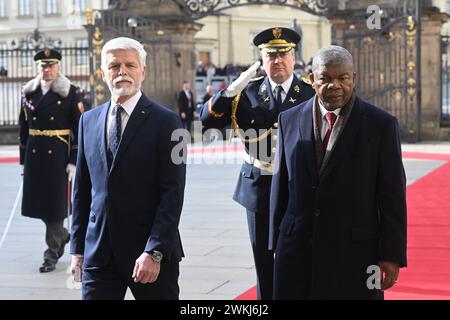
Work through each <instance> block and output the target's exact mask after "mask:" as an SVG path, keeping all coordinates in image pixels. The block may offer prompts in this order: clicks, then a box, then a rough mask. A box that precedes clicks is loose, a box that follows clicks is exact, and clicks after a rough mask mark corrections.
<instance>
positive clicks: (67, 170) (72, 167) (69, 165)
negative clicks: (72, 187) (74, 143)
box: [66, 163, 77, 180]
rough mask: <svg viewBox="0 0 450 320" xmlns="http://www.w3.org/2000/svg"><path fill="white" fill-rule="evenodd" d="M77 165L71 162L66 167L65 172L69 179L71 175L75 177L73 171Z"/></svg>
mask: <svg viewBox="0 0 450 320" xmlns="http://www.w3.org/2000/svg"><path fill="white" fill-rule="evenodd" d="M76 169H77V167H75V166H74V165H73V164H71V163H69V164H68V165H67V167H66V172H67V175H68V178H69V180H72V179H73V177H75V171H76Z"/></svg>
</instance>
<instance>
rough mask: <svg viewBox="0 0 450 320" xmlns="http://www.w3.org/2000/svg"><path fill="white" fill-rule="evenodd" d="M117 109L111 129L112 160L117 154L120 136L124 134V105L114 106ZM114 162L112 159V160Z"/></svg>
mask: <svg viewBox="0 0 450 320" xmlns="http://www.w3.org/2000/svg"><path fill="white" fill-rule="evenodd" d="M114 108H115V109H116V117H115V119H113V121H112V123H111V127H110V129H109V135H108V138H109V152H110V157H111V160H113V159H114V157H115V156H116V152H117V149H118V147H119V143H120V137H121V135H122V111H123V107H122V106H121V105H116V106H115V107H114ZM111 162H112V161H111Z"/></svg>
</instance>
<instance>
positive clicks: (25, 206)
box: [19, 49, 83, 272]
mask: <svg viewBox="0 0 450 320" xmlns="http://www.w3.org/2000/svg"><path fill="white" fill-rule="evenodd" d="M34 60H35V61H36V64H37V66H38V69H39V74H38V76H37V77H36V78H34V79H33V80H31V81H29V82H28V83H27V84H25V86H24V87H23V92H22V99H21V109H20V118H19V127H20V164H22V165H23V166H24V170H23V173H24V177H23V198H22V215H23V216H27V217H32V218H39V219H42V220H43V221H44V223H45V226H46V231H45V240H46V243H47V246H48V248H47V250H45V252H44V262H43V264H42V266H41V267H40V268H39V271H40V272H50V271H53V270H55V267H56V263H57V261H58V259H59V258H60V257H61V256H62V255H63V253H64V247H65V245H66V243H67V242H68V241H69V232H68V230H67V229H65V228H64V227H63V224H64V218H65V217H67V211H68V206H67V198H68V195H67V191H68V183H67V181H68V177H71V176H73V174H74V172H75V163H76V152H77V132H78V120H79V118H80V114H81V112H83V103H82V97H81V94H80V91H79V89H78V88H76V87H75V86H74V85H72V84H71V83H70V80H69V79H67V78H66V77H65V76H64V75H63V74H62V73H61V72H60V66H59V62H60V60H61V54H60V53H59V52H58V51H56V50H52V49H45V50H42V51H39V52H38V53H37V54H36V55H35V56H34Z"/></svg>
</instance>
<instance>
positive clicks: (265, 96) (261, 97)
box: [257, 77, 273, 109]
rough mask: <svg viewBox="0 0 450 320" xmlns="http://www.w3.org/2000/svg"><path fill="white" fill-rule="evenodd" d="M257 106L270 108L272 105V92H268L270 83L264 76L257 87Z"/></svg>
mask: <svg viewBox="0 0 450 320" xmlns="http://www.w3.org/2000/svg"><path fill="white" fill-rule="evenodd" d="M257 99H258V103H257V105H258V106H262V107H264V108H266V109H270V108H271V107H272V105H271V103H273V102H272V100H273V99H272V94H271V93H270V83H269V78H268V77H265V79H264V81H263V82H262V83H261V85H260V86H259V89H258V98H257Z"/></svg>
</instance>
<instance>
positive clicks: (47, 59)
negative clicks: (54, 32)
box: [34, 49, 62, 65]
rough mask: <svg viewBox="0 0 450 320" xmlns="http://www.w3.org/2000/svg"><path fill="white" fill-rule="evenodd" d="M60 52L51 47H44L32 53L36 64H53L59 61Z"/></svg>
mask: <svg viewBox="0 0 450 320" xmlns="http://www.w3.org/2000/svg"><path fill="white" fill-rule="evenodd" d="M61 58H62V56H61V53H59V52H58V51H56V50H53V49H44V50H41V51H39V52H38V53H36V54H35V55H34V61H36V63H38V64H50V65H51V64H55V63H58V62H59V61H61Z"/></svg>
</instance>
